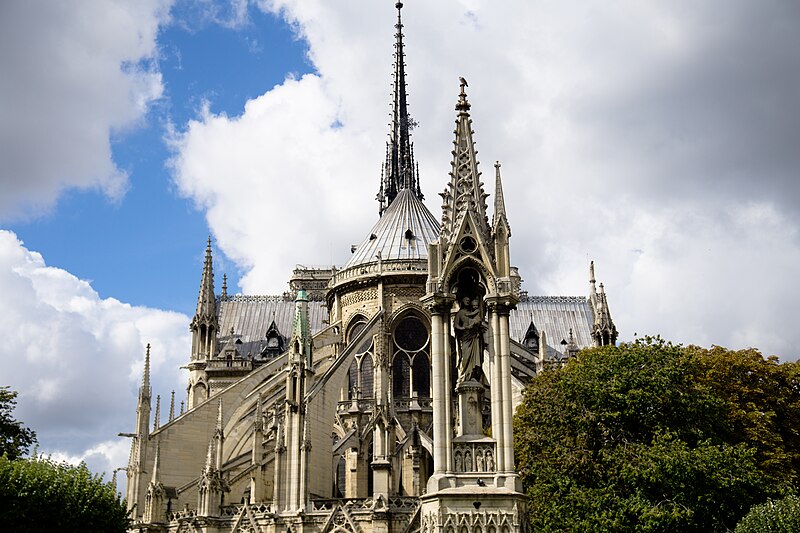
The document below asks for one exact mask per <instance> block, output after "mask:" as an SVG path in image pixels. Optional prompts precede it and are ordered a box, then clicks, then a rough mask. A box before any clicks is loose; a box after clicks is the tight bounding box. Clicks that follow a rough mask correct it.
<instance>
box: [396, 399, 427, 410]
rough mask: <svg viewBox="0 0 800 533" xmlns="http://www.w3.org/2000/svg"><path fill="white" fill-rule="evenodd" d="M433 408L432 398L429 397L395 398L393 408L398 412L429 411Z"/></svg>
mask: <svg viewBox="0 0 800 533" xmlns="http://www.w3.org/2000/svg"><path fill="white" fill-rule="evenodd" d="M431 409H433V400H432V399H431V398H418V397H413V398H395V399H394V410H395V411H396V412H398V413H404V412H406V411H416V410H422V411H430V410H431Z"/></svg>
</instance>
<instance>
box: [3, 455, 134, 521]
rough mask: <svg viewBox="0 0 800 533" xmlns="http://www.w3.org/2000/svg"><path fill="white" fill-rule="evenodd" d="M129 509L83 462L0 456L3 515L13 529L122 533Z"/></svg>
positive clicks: (114, 491)
mask: <svg viewBox="0 0 800 533" xmlns="http://www.w3.org/2000/svg"><path fill="white" fill-rule="evenodd" d="M125 507H126V506H125V503H124V501H123V500H122V499H121V496H120V495H119V494H118V493H117V492H116V489H115V487H114V486H113V485H112V484H111V483H105V482H103V479H102V476H97V475H93V474H92V473H91V472H89V469H88V468H87V467H86V465H85V464H81V465H79V466H74V465H71V464H68V463H57V462H55V461H52V460H51V459H49V458H43V457H36V456H34V457H32V458H30V459H17V460H14V461H12V460H10V459H9V458H8V457H5V456H0V517H2V523H3V524H6V525H13V529H14V530H15V531H26V532H31V533H36V532H39V531H41V532H45V531H47V532H50V531H103V532H115V531H118V532H124V531H126V529H127V527H128V526H129V524H130V520H129V518H128V511H127V509H126V508H125Z"/></svg>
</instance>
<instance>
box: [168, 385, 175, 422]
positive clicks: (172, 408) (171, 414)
mask: <svg viewBox="0 0 800 533" xmlns="http://www.w3.org/2000/svg"><path fill="white" fill-rule="evenodd" d="M173 420H175V391H174V390H173V391H172V397H171V398H170V400H169V421H170V422H172V421H173Z"/></svg>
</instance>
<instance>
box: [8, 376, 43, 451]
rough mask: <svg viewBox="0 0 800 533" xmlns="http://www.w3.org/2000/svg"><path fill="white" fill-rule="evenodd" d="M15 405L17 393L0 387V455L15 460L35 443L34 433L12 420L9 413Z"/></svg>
mask: <svg viewBox="0 0 800 533" xmlns="http://www.w3.org/2000/svg"><path fill="white" fill-rule="evenodd" d="M16 405H17V392H16V391H12V390H11V389H9V388H8V387H0V455H7V456H8V457H9V459H16V458H17V457H19V456H21V455H24V454H25V453H27V452H28V450H29V449H30V447H31V446H32V445H33V444H34V443H36V433H34V432H33V430H31V429H29V428H26V427H25V426H23V425H22V423H21V422H18V421H17V420H14V418H13V417H12V416H11V413H12V412H13V411H14V407H16Z"/></svg>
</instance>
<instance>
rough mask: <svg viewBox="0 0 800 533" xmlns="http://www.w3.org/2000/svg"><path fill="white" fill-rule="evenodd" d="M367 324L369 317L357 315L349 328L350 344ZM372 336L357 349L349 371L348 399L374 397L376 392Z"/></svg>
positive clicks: (348, 341)
mask: <svg viewBox="0 0 800 533" xmlns="http://www.w3.org/2000/svg"><path fill="white" fill-rule="evenodd" d="M366 326H367V319H366V318H364V317H362V316H357V317H355V318H354V319H353V320H352V321H351V323H350V326H349V327H348V330H347V343H348V344H350V343H351V342H352V341H353V340H354V339H355V338H356V337H357V336H358V335H359V333H361V332H362V331H363V330H364V328H365V327H366ZM374 351H375V350H374V346H373V340H372V337H369V338H366V339H363V340H362V342H361V345H360V346H359V347H358V348H357V349H356V354H355V357H354V358H353V362H352V363H351V364H350V368H349V371H348V391H347V397H348V399H351V400H352V399H354V398H372V396H373V393H374V381H375V377H374V374H373V360H372V356H373V352H374Z"/></svg>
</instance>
